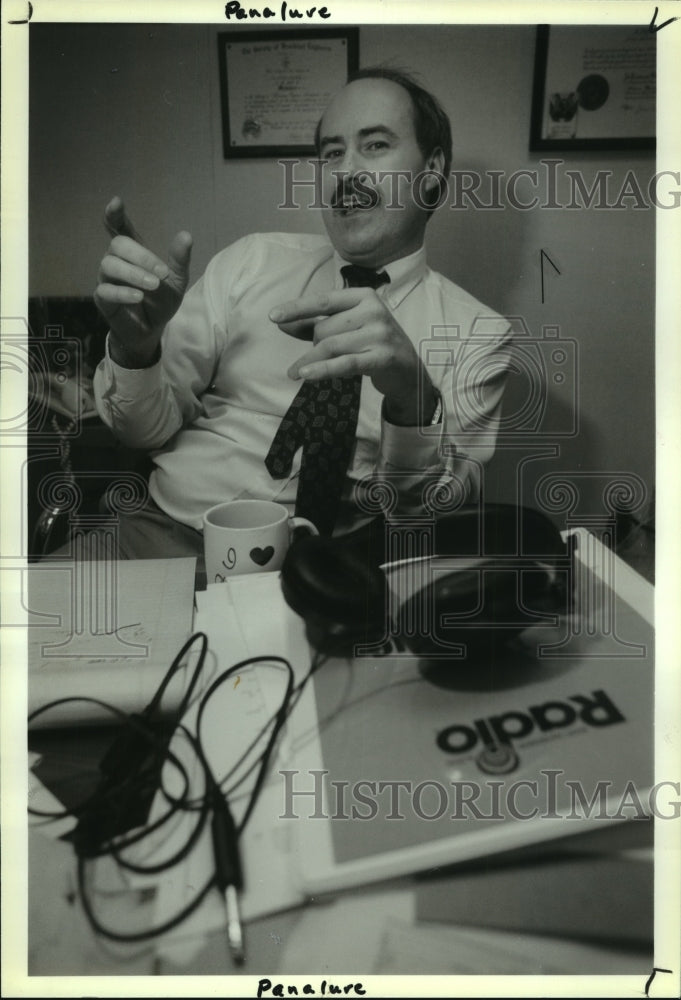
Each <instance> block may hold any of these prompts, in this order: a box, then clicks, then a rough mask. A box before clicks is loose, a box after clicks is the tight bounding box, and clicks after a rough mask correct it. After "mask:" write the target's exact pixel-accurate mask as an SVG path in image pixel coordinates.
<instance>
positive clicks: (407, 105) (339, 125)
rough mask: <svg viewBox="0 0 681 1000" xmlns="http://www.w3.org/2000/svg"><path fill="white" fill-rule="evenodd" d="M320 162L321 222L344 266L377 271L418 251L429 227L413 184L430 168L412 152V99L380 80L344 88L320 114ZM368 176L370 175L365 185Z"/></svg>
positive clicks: (423, 193)
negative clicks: (321, 167)
mask: <svg viewBox="0 0 681 1000" xmlns="http://www.w3.org/2000/svg"><path fill="white" fill-rule="evenodd" d="M320 155H321V157H322V159H323V160H324V161H325V166H324V173H323V198H324V204H325V206H327V207H325V208H324V223H325V225H326V229H327V232H328V234H329V238H330V240H331V242H332V243H333V245H334V247H335V249H336V250H337V251H338V253H339V254H340V255H341V256H342V257H343V258H344V259H345V260H348V261H350V262H351V263H353V264H363V265H364V266H366V267H381V266H383V265H384V264H388V263H390V261H391V260H397V259H398V258H399V257H405V256H407V254H410V253H413V252H414V251H415V250H418V248H419V247H420V246H421V244H422V243H423V235H424V230H425V226H426V221H427V214H426V212H425V210H424V208H423V207H422V206H423V198H424V197H427V193H426V187H427V184H426V186H424V185H423V184H422V185H421V188H420V190H421V197H420V202H421V204H420V205H419V204H418V201H415V199H414V195H413V185H412V181H413V179H414V178H416V177H418V176H420V175H422V173H423V171H424V170H426V168H427V167H429V166H431V165H432V164H431V161H428V163H427V162H426V158H425V157H424V155H423V153H422V152H421V150H420V149H419V147H418V143H417V141H416V134H415V132H414V117H413V110H412V103H411V98H410V96H409V94H408V93H407V91H406V90H404V88H403V87H400V86H399V85H398V84H396V83H393V82H392V80H381V79H367V80H356V81H355V82H354V83H351V84H348V86H347V87H344V88H343V90H341V91H340V92H339V93H338V94H337V95H336V96H335V97H334V98H333V100H332V101H331V103H330V104H329V106H328V108H327V109H326V111H325V112H324V116H323V118H322V122H321V127H320ZM435 165H436V166H437V164H435ZM398 171H401V172H402V174H403V175H404V174H406V175H407V176H401V175H400V174H399V173H398ZM366 172H369V174H371V175H373V176H369V177H364V179H363V174H366ZM381 174H385V175H386V176H383V178H382V179H381V178H380V175H381ZM353 178H354V180H355V186H354V190H355V194H354V196H353ZM430 183H432V178H431V179H430Z"/></svg>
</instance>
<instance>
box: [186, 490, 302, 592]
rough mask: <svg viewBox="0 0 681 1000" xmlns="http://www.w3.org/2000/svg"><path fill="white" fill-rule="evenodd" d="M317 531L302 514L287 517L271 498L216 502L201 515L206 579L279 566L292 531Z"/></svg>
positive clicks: (211, 580)
mask: <svg viewBox="0 0 681 1000" xmlns="http://www.w3.org/2000/svg"><path fill="white" fill-rule="evenodd" d="M299 527H305V528H307V529H308V531H309V532H310V534H312V535H318V534H319V532H318V531H317V529H316V528H315V526H314V524H312V522H311V521H308V520H307V519H306V518H304V517H290V516H289V513H288V511H287V509H286V507H284V506H282V504H280V503H274V502H273V501H271V500H232V501H229V502H228V503H218V504H216V505H215V506H214V507H211V508H210V509H209V510H207V511H206V513H205V514H204V515H203V546H204V552H205V556H206V580H207V582H208V583H223V582H224V581H225V580H226V579H227V577H229V576H237V575H239V574H242V573H266V572H271V571H273V570H278V569H281V565H282V563H283V561H284V556H285V555H286V552H287V550H288V547H289V544H290V542H291V538H292V535H293V532H294V530H295V529H296V528H299Z"/></svg>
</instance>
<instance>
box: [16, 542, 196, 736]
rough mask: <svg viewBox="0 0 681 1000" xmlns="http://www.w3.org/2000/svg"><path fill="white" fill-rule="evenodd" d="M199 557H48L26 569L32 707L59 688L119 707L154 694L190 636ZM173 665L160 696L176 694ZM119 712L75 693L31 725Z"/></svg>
mask: <svg viewBox="0 0 681 1000" xmlns="http://www.w3.org/2000/svg"><path fill="white" fill-rule="evenodd" d="M195 562H196V560H195V559H193V558H186V559H138V560H130V561H128V560H121V561H114V560H111V561H102V562H97V561H92V562H54V563H49V564H47V563H45V564H43V565H41V566H36V567H31V568H30V569H28V570H27V571H26V580H27V594H26V606H27V608H28V611H29V621H28V626H29V627H28V664H29V675H28V710H29V713H30V712H33V711H34V710H35V709H37V708H39V707H40V706H42V705H46V704H47V703H48V702H51V701H53V700H55V699H58V698H66V697H79V698H96V699H100V700H102V701H105V702H110V703H111V704H113V705H115V706H116V707H117V708H118V709H120V710H121V711H124V712H132V711H139V710H140V709H142V708H144V706H145V705H146V704H147V703H148V702H149V701H150V700H151V698H152V696H153V694H154V692H155V690H156V688H157V687H158V685H159V683H160V681H161V680H162V679H163V677H164V675H165V673H166V671H167V669H168V667H169V666H170V664H171V663H172V661H173V660H174V658H175V656H176V655H177V653H178V652H179V650H180V649H181V647H182V644H183V643H184V642H185V641H186V639H187V638H188V637H189V634H190V630H191V625H192V615H193V591H194V568H195ZM182 680H183V677H182V675H181V674H180V675H178V677H177V679H176V681H174V682H173V683H172V684H171V685H170V686H169V688H168V691H167V695H166V697H165V700H164V703H163V704H164V706H166V707H168V708H171V707H173V703H175V704H177V702H178V701H179V699H180V697H181V695H182V692H183V689H184V685H183V683H182ZM84 722H116V717H115V716H114V715H113V714H112V713H110V712H107V711H106V709H104V708H102V707H100V706H98V705H96V704H94V703H93V702H88V701H74V702H69V703H67V704H65V705H61V706H59V707H58V708H55V709H51V710H50V711H49V712H45V713H44V714H42V715H40V716H38V717H37V718H36V719H35V720H33V721H32V722H31V724H30V725H31V728H34V727H35V728H39V727H42V726H48V725H49V726H58V725H70V724H73V723H84Z"/></svg>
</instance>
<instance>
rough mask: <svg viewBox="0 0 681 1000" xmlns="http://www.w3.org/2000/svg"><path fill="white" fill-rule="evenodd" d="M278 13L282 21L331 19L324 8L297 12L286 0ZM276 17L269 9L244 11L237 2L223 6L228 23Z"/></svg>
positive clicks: (274, 12)
mask: <svg viewBox="0 0 681 1000" xmlns="http://www.w3.org/2000/svg"><path fill="white" fill-rule="evenodd" d="M279 13H280V15H281V20H282V21H287V20H288V21H296V20H301V19H305V18H307V20H308V21H309V20H312V19H313V18H314V17H321V19H322V20H323V21H326V20H327V19H328V18H330V17H331V11H330V10H328V8H326V7H303V8H301V9H300V10H299V9H298V8H297V7H289V5H288V3H287V2H286V0H283V3H282V5H281V7H280V8H279ZM276 16H277V12H276V11H275V10H272V8H271V7H263V8H262V10H261V9H260V8H259V7H249V8H248V9H246V7H242V6H241V4H240V3H239V0H229V3H227V4H225V17H226V19H227V20H228V21H231V20H232V19H234V20H236V21H248V20H251V21H252V20H254V19H257V18H270V17H276Z"/></svg>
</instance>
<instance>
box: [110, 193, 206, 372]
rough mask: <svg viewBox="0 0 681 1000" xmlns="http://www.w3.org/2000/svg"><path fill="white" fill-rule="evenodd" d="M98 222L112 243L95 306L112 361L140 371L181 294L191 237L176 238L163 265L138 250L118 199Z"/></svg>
mask: <svg viewBox="0 0 681 1000" xmlns="http://www.w3.org/2000/svg"><path fill="white" fill-rule="evenodd" d="M104 221H105V224H106V228H107V230H108V231H109V233H110V234H111V236H112V237H113V239H112V240H111V243H110V244H109V251H108V253H107V254H106V256H105V257H104V259H103V260H102V263H101V265H100V268H99V279H98V281H99V283H98V285H97V288H96V289H95V295H94V298H95V303H96V305H97V308H98V309H99V311H100V312H101V313H102V315H103V316H104V318H105V319H106V321H107V322H108V324H109V328H110V331H111V333H110V337H109V353H110V355H111V357H112V359H113V360H114V361H115V362H116V363H117V364H120V365H121V366H122V367H124V368H144V367H146V366H148V365H150V364H152V363H153V361H154V360H155V358H156V355H157V353H158V346H159V343H160V341H161V334H162V333H163V330H164V328H165V326H166V323H168V322H169V321H170V320H171V319H172V317H173V316H174V315H175V313H176V312H177V310H178V309H179V307H180V303H181V302H182V299H183V297H184V293H185V291H186V289H187V285H188V283H189V259H190V256H191V250H192V238H191V236H190V234H189V233H186V232H180V233H177V235H176V236H175V237H174V239H173V241H172V243H171V244H170V250H169V253H168V262H167V264H166V263H165V262H164V261H162V260H161V258H160V257H157V256H156V254H154V253H152V252H151V250H147V248H146V247H145V246H144V244H143V243H142V240H141V239H140V237H139V236H138V234H137V232H136V231H135V229H134V227H133V225H132V223H131V222H130V220H129V219H128V217H127V215H126V214H125V208H124V206H123V202H122V201H121V199H120V198H118V197H116V198H113V199H112V200H111V201H110V202H109V204H108V205H107V206H106V209H105V212H104Z"/></svg>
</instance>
